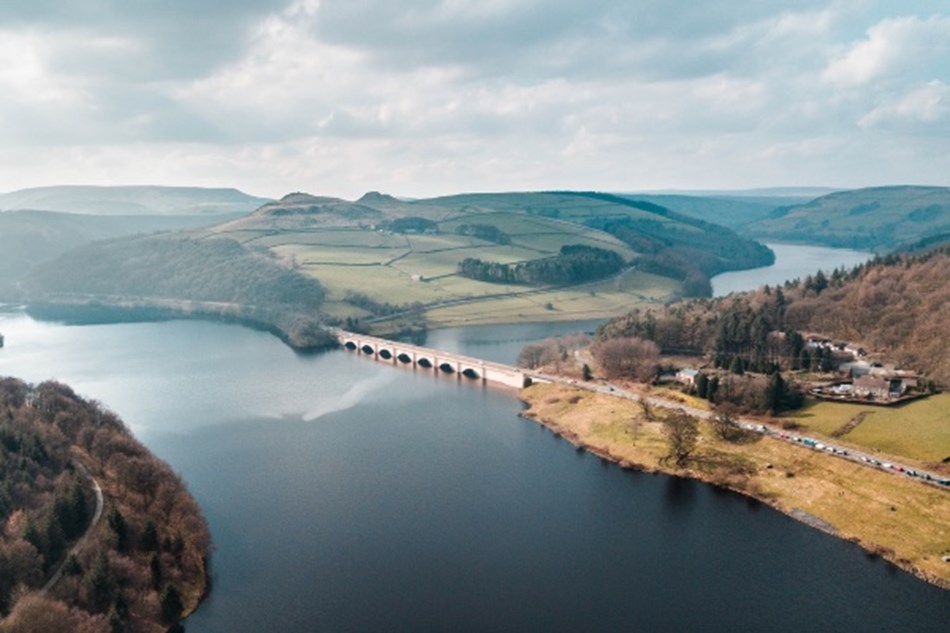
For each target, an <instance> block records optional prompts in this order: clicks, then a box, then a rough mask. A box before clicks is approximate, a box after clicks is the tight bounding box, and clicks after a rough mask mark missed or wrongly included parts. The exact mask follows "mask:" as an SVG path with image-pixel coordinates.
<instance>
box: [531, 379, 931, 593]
mask: <svg viewBox="0 0 950 633" xmlns="http://www.w3.org/2000/svg"><path fill="white" fill-rule="evenodd" d="M521 397H522V399H523V400H525V401H526V402H527V403H528V404H529V405H530V408H529V409H528V410H527V411H526V412H525V414H524V415H525V416H526V417H529V418H531V419H534V420H537V421H538V422H540V423H542V424H544V425H546V426H548V427H550V428H551V429H553V430H554V431H555V432H557V433H559V434H561V435H563V436H564V437H566V438H567V439H569V440H570V441H572V442H573V443H575V444H577V445H579V446H584V447H585V448H587V449H588V450H590V451H591V452H594V453H596V454H598V455H600V456H602V457H604V458H605V459H609V460H611V461H614V462H617V463H619V464H620V465H622V466H624V467H630V468H636V469H641V470H647V471H660V472H665V473H669V474H672V475H677V476H683V477H690V478H694V479H699V480H702V481H706V482H710V483H713V484H716V485H720V486H723V487H726V488H730V489H732V490H736V491H739V492H742V493H744V494H748V495H750V496H752V497H755V498H757V499H760V500H762V501H764V502H765V503H768V504H769V505H771V506H773V507H775V508H776V509H778V510H780V511H782V512H784V513H786V514H789V515H791V516H794V517H796V518H799V519H802V518H808V517H815V518H816V519H817V520H818V521H809V522H810V523H811V524H812V525H823V526H824V527H825V529H826V530H827V531H830V532H832V533H834V534H835V535H837V536H839V537H841V538H844V539H847V540H849V541H853V542H855V543H858V544H860V546H861V547H863V548H864V549H865V550H867V551H868V552H871V553H872V554H875V555H879V556H882V557H884V558H886V559H887V560H890V561H891V562H893V563H895V564H897V565H898V566H900V567H901V568H903V569H905V570H907V571H909V572H911V573H914V574H915V575H917V576H918V577H920V578H923V579H925V580H927V581H929V582H932V583H934V584H936V585H938V586H941V587H943V588H947V589H950V563H948V562H944V561H943V557H944V556H947V555H950V533H948V532H947V529H946V526H947V525H948V523H950V494H947V492H945V491H942V490H939V489H937V488H934V487H931V486H926V485H923V484H921V483H920V482H917V481H912V480H910V479H908V478H905V477H900V476H894V475H891V474H888V473H885V472H880V471H877V470H874V469H871V468H866V467H864V466H861V465H859V464H855V463H852V462H847V461H845V460H842V459H838V458H835V457H833V456H830V455H827V454H823V453H818V452H815V451H812V450H810V449H807V448H803V447H800V446H795V445H790V444H786V443H784V442H779V441H775V440H772V439H771V438H767V437H761V436H755V437H751V438H748V440H747V441H745V442H740V443H730V442H726V441H723V440H720V439H718V438H717V437H716V436H715V434H714V433H713V431H712V428H711V427H710V426H709V424H708V423H706V422H700V432H701V439H700V443H699V446H698V448H697V450H696V452H695V453H694V455H693V456H691V458H690V460H689V462H688V463H687V464H686V466H685V467H683V468H677V467H676V466H675V465H674V464H673V463H672V462H671V461H669V460H668V459H667V457H666V456H667V452H668V449H667V444H666V438H665V435H664V433H663V425H662V422H661V421H659V420H662V417H663V416H664V415H665V412H663V411H658V412H657V413H656V416H657V418H658V420H657V421H650V420H647V419H645V418H644V414H643V411H642V410H641V408H640V407H639V406H638V404H637V403H636V402H634V401H631V400H626V399H621V398H616V397H612V396H609V395H606V394H599V393H594V392H590V391H586V390H579V389H575V388H572V387H570V386H567V385H534V386H532V387H529V388H527V389H525V390H523V391H522V396H521ZM824 524H827V525H824Z"/></svg>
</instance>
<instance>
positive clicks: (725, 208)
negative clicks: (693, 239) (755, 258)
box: [619, 193, 812, 230]
mask: <svg viewBox="0 0 950 633" xmlns="http://www.w3.org/2000/svg"><path fill="white" fill-rule="evenodd" d="M619 195H621V196H622V197H624V198H626V199H628V200H635V201H636V200H639V201H642V202H649V203H652V204H656V205H659V206H662V207H666V208H667V209H670V210H671V211H675V212H677V213H681V214H683V215H687V216H690V217H693V218H697V219H699V220H704V221H706V222H712V223H715V224H721V225H722V226H725V227H728V228H730V229H733V230H740V229H741V228H742V227H744V226H745V225H747V224H751V223H753V222H756V221H758V220H762V219H765V218H767V217H768V216H769V215H770V214H771V213H772V212H773V211H775V209H777V208H778V207H781V206H789V205H794V204H802V203H805V202H809V201H810V200H811V199H812V198H811V197H807V196H772V197H767V196H762V197H758V196H753V195H748V196H740V195H734V196H732V195H728V194H717V195H699V194H650V193H642V194H641V193H625V194H619Z"/></svg>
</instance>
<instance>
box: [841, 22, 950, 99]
mask: <svg viewBox="0 0 950 633" xmlns="http://www.w3.org/2000/svg"><path fill="white" fill-rule="evenodd" d="M948 57H950V17H943V16H937V15H935V16H931V17H929V18H927V19H921V18H919V17H917V16H902V17H896V18H888V19H885V20H882V21H881V22H879V23H877V24H875V25H874V26H872V27H871V28H869V29H868V30H867V37H866V38H865V39H864V40H862V41H860V42H857V43H856V44H853V45H851V46H850V47H848V48H847V49H846V50H844V51H843V52H842V53H841V54H839V55H838V56H836V57H835V58H834V59H832V60H831V62H830V63H829V64H828V66H827V67H826V68H825V71H824V73H823V78H824V79H825V81H827V82H829V83H831V84H834V85H838V86H843V87H849V86H859V85H862V84H866V83H868V82H870V81H872V80H878V79H881V78H882V77H884V76H886V75H891V74H898V73H900V74H903V75H904V76H906V75H908V74H911V75H914V76H917V75H918V74H920V73H928V72H935V73H943V74H946V73H947V72H948V69H947V66H946V60H947V59H948ZM935 66H936V68H935Z"/></svg>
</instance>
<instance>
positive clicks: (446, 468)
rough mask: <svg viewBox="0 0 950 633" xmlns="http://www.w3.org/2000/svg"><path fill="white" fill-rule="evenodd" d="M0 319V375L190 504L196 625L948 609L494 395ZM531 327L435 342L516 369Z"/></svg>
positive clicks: (722, 627) (550, 625)
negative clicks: (210, 540) (87, 424)
mask: <svg viewBox="0 0 950 633" xmlns="http://www.w3.org/2000/svg"><path fill="white" fill-rule="evenodd" d="M558 327H561V326H558ZM0 331H2V332H3V333H4V334H5V335H6V339H7V347H6V348H4V349H2V350H0V375H15V376H19V377H22V378H24V379H27V380H29V381H34V382H35V381H40V380H43V379H46V378H50V377H56V378H58V379H60V380H62V381H64V382H67V383H69V384H71V385H72V386H73V387H74V388H75V389H76V390H77V391H78V392H80V393H82V394H84V395H86V396H89V397H93V398H96V399H99V400H101V401H102V402H105V403H107V404H108V405H109V406H110V407H111V408H113V409H114V410H115V411H116V412H118V413H119V414H120V415H121V416H122V417H123V418H124V419H125V420H126V421H127V422H128V423H129V424H130V425H131V427H132V428H133V429H134V431H135V432H136V434H137V435H138V436H139V437H140V438H141V439H142V440H143V441H144V442H145V443H146V444H147V445H148V446H149V447H150V448H151V449H152V450H153V451H154V452H156V453H157V454H158V455H159V456H160V457H162V458H163V459H165V460H167V461H168V462H169V463H170V464H171V465H172V467H173V468H174V470H176V471H177V472H179V473H181V474H182V476H183V478H184V480H185V481H186V482H187V484H188V486H189V488H190V490H191V491H192V493H193V494H194V495H195V497H196V498H197V500H198V502H199V503H200V504H201V507H202V508H203V509H204V512H205V514H206V516H207V518H208V521H209V523H210V526H211V531H212V534H213V537H214V541H215V543H216V551H215V553H214V558H213V574H214V587H213V591H212V593H211V596H210V598H209V599H208V600H207V601H206V602H205V603H204V604H203V605H202V607H201V608H200V609H199V610H198V612H197V613H195V614H194V615H193V616H192V617H191V618H189V620H188V621H187V623H186V626H187V630H188V631H189V632H190V633H195V632H205V633H224V632H236V633H240V632H244V631H247V632H255V633H257V632H259V631H281V632H297V631H301V632H303V631H306V632H309V631H473V632H484V631H539V632H541V631H544V632H550V631H565V632H568V631H569V632H576V631H608V630H612V631H613V630H637V631H657V632H668V631H724V632H725V631H729V632H735V631H789V632H792V631H794V632H796V633H799V632H800V631H835V632H838V631H897V630H900V631H941V632H942V631H945V630H946V625H947V622H950V593H947V592H943V591H940V590H938V589H936V588H934V587H931V586H929V585H927V584H925V583H923V582H921V581H919V580H917V579H915V578H913V577H911V576H910V575H908V574H905V573H903V572H901V571H899V570H897V569H896V568H895V567H893V566H891V565H889V564H887V563H885V562H884V561H881V560H879V559H873V558H869V557H868V556H866V555H865V554H864V553H863V552H862V551H861V550H860V549H858V548H857V547H856V546H854V545H851V544H848V543H845V542H842V541H839V540H837V539H834V538H832V537H829V536H827V535H825V534H822V533H820V532H818V531H816V530H813V529H811V528H808V527H806V526H804V525H802V524H800V523H798V522H796V521H793V520H791V519H789V518H787V517H785V516H784V515H781V514H779V513H777V512H774V511H772V510H771V509H769V508H768V507H765V506H762V505H760V504H758V503H755V502H753V501H750V500H748V499H746V498H743V497H741V496H739V495H735V494H731V493H727V492H722V491H718V490H716V489H714V488H712V487H710V486H706V485H702V484H697V483H694V482H690V481H685V480H679V479H675V478H670V477H666V476H660V475H646V474H638V473H630V472H625V471H623V470H621V469H620V468H618V467H616V466H613V465H609V464H606V463H605V462H602V461H601V460H599V459H597V458H596V457H594V456H592V455H588V454H585V453H583V452H579V451H577V450H575V448H574V447H573V446H571V445H570V444H568V443H567V442H565V441H562V440H560V439H558V438H557V437H555V436H554V435H552V434H551V433H550V432H548V431H547V430H545V429H544V428H542V427H540V426H538V425H537V424H535V423H534V422H530V421H527V420H523V419H521V418H519V417H518V416H517V413H518V411H519V409H520V404H519V402H518V400H517V398H516V396H515V394H513V393H511V392H507V391H502V390H497V389H491V388H482V387H479V386H475V385H473V384H471V383H469V382H458V381H457V380H456V379H454V378H446V377H436V376H433V375H432V374H431V373H430V372H428V371H425V370H417V371H413V370H411V369H407V368H395V367H392V366H387V365H384V364H376V363H373V362H372V361H369V360H366V359H364V358H360V357H359V356H357V355H356V354H354V353H352V352H343V351H338V352H331V353H327V354H322V355H317V356H301V355H297V354H294V353H293V352H292V351H291V350H289V349H288V348H287V347H285V346H284V345H283V344H281V343H280V342H279V341H278V340H277V339H276V338H273V337H272V336H270V335H268V334H266V333H262V332H256V331H253V330H249V329H245V328H241V327H238V326H230V325H221V324H213V323H202V322H195V321H175V322H167V323H140V324H126V325H104V326H82V327H73V326H66V325H58V324H45V323H37V322H35V321H33V320H31V319H30V318H28V317H26V316H23V315H20V314H6V315H0ZM545 333H546V331H542V330H538V329H537V326H516V327H500V328H493V329H492V328H479V329H474V330H455V331H447V332H437V333H433V335H432V338H431V339H430V343H437V344H440V345H444V346H446V347H450V346H455V347H456V349H459V350H460V351H464V352H466V353H470V354H473V355H478V354H483V353H486V352H488V354H486V355H492V356H494V357H495V358H497V359H498V360H511V357H513V354H516V353H517V349H519V348H520V345H521V343H522V342H523V341H524V340H528V339H530V338H537V337H538V336H539V335H543V334H545Z"/></svg>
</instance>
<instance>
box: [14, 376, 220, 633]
mask: <svg viewBox="0 0 950 633" xmlns="http://www.w3.org/2000/svg"><path fill="white" fill-rule="evenodd" d="M97 485H98V487H99V489H100V490H101V494H102V503H101V506H100V502H99V501H98V500H97V496H98V495H97V494H96V491H95V487H96V486H97ZM97 508H100V512H101V514H97V512H96V510H97ZM0 525H2V526H4V529H3V530H0V618H4V619H3V620H2V621H0V631H2V632H3V633H15V632H16V633H18V632H21V631H22V632H26V631H29V632H30V633H59V632H61V631H85V632H88V633H100V632H102V633H106V632H108V631H125V632H127V633H158V632H160V631H165V630H166V628H167V627H168V626H169V625H170V624H173V623H175V622H177V621H178V620H179V619H180V618H181V617H182V616H183V615H185V614H187V613H190V612H191V611H192V610H194V608H195V607H196V606H197V604H198V602H199V601H200V600H201V599H202V598H203V597H204V595H205V593H206V592H207V590H208V557H209V555H210V549H211V540H210V534H209V532H208V527H207V525H206V524H205V521H204V518H203V517H202V515H201V511H200V510H199V509H198V506H197V504H196V503H195V501H194V499H193V498H192V497H191V495H190V494H189V493H188V491H187V490H186V489H185V486H184V484H183V483H182V482H181V480H180V479H179V478H178V477H177V476H176V475H175V474H174V473H173V472H172V471H171V469H170V468H169V467H168V466H167V465H166V464H165V463H163V462H161V461H160V460H158V459H157V458H155V457H154V456H152V455H151V454H150V453H149V452H148V451H147V450H146V449H145V448H144V447H143V446H142V445H141V444H139V442H138V441H137V440H135V439H134V438H133V437H132V435H131V434H130V433H129V431H128V429H126V427H125V425H124V424H123V423H122V421H121V420H119V419H118V418H117V417H116V416H115V415H114V414H112V413H110V412H109V411H107V410H105V409H103V408H102V407H100V406H99V405H98V404H96V403H92V402H87V401H85V400H83V399H82V398H80V397H78V396H77V395H76V394H75V393H73V392H72V390H70V389H69V387H67V386H65V385H61V384H58V383H53V382H47V383H43V384H40V385H36V386H33V385H28V384H25V383H23V382H20V381H18V380H15V379H12V378H0ZM87 530H88V531H87ZM80 541H81V542H82V546H81V547H80V548H78V549H77V550H76V551H75V552H74V553H71V550H72V548H73V547H74V546H75V545H76V544H77V543H79V542H80ZM64 563H65V564H64ZM61 565H63V575H62V577H61V578H60V579H59V581H58V582H55V583H54V584H52V586H51V588H50V589H49V590H48V591H41V590H40V589H41V587H43V586H44V585H45V584H46V583H47V580H49V579H50V578H51V577H53V576H54V573H55V572H56V570H57V569H59V568H60V566H61Z"/></svg>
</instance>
